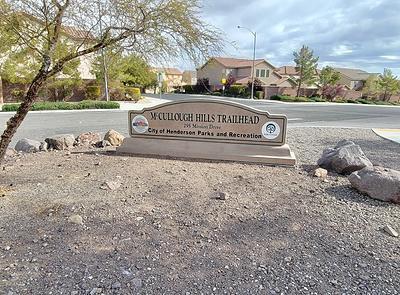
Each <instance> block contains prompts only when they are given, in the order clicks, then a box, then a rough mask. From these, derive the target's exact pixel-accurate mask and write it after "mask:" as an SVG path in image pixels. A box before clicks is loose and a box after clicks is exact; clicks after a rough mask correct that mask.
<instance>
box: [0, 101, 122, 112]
mask: <svg viewBox="0 0 400 295" xmlns="http://www.w3.org/2000/svg"><path fill="white" fill-rule="evenodd" d="M18 108H19V104H18V103H13V104H5V105H3V108H2V111H3V112H16V111H17V110H18ZM83 109H119V103H117V102H113V101H93V100H84V101H81V102H78V103H74V102H49V101H44V102H35V103H34V104H33V105H32V111H45V110H83Z"/></svg>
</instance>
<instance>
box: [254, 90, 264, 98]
mask: <svg viewBox="0 0 400 295" xmlns="http://www.w3.org/2000/svg"><path fill="white" fill-rule="evenodd" d="M255 98H256V99H263V98H264V91H256V95H255Z"/></svg>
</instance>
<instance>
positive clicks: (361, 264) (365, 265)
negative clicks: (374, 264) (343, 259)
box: [359, 262, 368, 268]
mask: <svg viewBox="0 0 400 295" xmlns="http://www.w3.org/2000/svg"><path fill="white" fill-rule="evenodd" d="M359 266H360V267H362V268H366V267H367V266H368V264H366V263H362V262H361V263H360V264H359Z"/></svg>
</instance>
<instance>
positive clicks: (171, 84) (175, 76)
mask: <svg viewBox="0 0 400 295" xmlns="http://www.w3.org/2000/svg"><path fill="white" fill-rule="evenodd" d="M153 70H154V71H156V72H157V73H161V75H162V80H163V81H164V82H163V83H165V85H166V88H167V89H166V91H167V92H172V91H174V90H175V89H177V88H180V87H182V77H183V73H182V72H181V71H180V70H178V69H176V68H153Z"/></svg>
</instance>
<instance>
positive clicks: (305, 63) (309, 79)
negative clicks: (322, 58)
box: [293, 45, 319, 96]
mask: <svg viewBox="0 0 400 295" xmlns="http://www.w3.org/2000/svg"><path fill="white" fill-rule="evenodd" d="M293 56H294V62H295V63H296V67H297V68H298V73H299V78H298V79H297V83H298V91H297V96H299V95H300V89H301V85H302V84H305V85H312V84H313V83H315V82H316V80H317V66H318V59H319V57H314V52H313V51H312V50H311V49H310V48H309V47H308V46H305V45H303V47H302V48H301V49H300V50H299V51H298V52H293Z"/></svg>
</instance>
